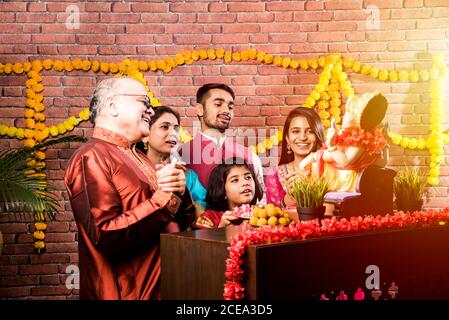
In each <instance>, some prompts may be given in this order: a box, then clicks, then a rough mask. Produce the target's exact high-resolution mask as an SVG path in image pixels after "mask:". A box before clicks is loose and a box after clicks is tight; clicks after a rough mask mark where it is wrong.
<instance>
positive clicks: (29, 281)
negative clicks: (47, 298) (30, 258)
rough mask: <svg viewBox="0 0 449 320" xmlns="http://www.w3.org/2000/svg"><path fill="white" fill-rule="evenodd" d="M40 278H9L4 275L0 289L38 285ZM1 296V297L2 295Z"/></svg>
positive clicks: (0, 278)
mask: <svg viewBox="0 0 449 320" xmlns="http://www.w3.org/2000/svg"><path fill="white" fill-rule="evenodd" d="M38 284H39V277H38V276H19V277H18V276H13V277H7V276H6V275H3V274H2V276H1V277H0V287H19V286H20V287H26V286H31V285H38ZM0 296H1V295H0Z"/></svg>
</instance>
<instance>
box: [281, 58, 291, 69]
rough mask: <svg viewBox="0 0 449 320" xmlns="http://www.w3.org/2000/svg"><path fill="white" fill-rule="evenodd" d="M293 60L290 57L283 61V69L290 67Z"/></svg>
mask: <svg viewBox="0 0 449 320" xmlns="http://www.w3.org/2000/svg"><path fill="white" fill-rule="evenodd" d="M290 62H291V59H290V58H289V57H285V58H284V59H282V67H284V68H288V67H289V66H290Z"/></svg>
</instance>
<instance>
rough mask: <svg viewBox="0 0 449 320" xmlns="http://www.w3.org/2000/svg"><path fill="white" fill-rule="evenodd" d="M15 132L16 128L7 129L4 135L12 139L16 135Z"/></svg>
mask: <svg viewBox="0 0 449 320" xmlns="http://www.w3.org/2000/svg"><path fill="white" fill-rule="evenodd" d="M16 132H17V128H16V127H9V128H8V130H7V131H6V134H7V135H8V137H10V138H13V137H14V136H15V135H16Z"/></svg>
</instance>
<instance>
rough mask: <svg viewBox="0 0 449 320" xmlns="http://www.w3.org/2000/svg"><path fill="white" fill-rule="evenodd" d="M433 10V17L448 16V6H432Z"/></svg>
mask: <svg viewBox="0 0 449 320" xmlns="http://www.w3.org/2000/svg"><path fill="white" fill-rule="evenodd" d="M433 12H434V13H433V16H434V17H435V18H440V17H449V7H448V8H434V9H433Z"/></svg>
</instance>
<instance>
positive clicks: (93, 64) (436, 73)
mask: <svg viewBox="0 0 449 320" xmlns="http://www.w3.org/2000/svg"><path fill="white" fill-rule="evenodd" d="M206 59H209V60H215V59H223V60H224V62H225V63H231V62H232V61H236V62H239V61H248V60H253V61H257V62H259V63H263V64H267V65H269V64H274V65H275V66H278V67H282V68H292V69H303V70H309V69H317V68H318V67H321V68H323V71H322V73H321V74H320V77H319V82H318V84H317V85H316V86H315V88H314V90H312V92H311V93H310V95H309V97H308V98H307V99H306V101H305V104H304V106H306V107H315V108H317V110H318V113H319V115H320V117H321V118H322V120H323V124H324V125H325V127H329V125H330V119H331V118H334V119H335V120H336V123H337V124H339V123H340V121H341V114H342V111H341V106H342V105H343V102H342V100H343V97H342V94H341V92H342V93H343V94H344V95H345V96H346V97H348V96H350V95H351V94H353V93H354V89H353V88H352V85H351V82H350V81H349V80H348V75H347V73H346V72H345V71H344V69H350V70H352V71H353V72H355V73H360V74H363V75H367V76H370V77H372V78H374V79H379V80H380V81H389V82H397V81H410V82H427V81H430V82H431V99H432V102H431V106H430V114H431V127H430V128H431V133H430V135H429V136H428V137H427V139H424V138H409V137H403V136H402V135H399V134H395V133H392V132H389V133H388V135H389V137H390V138H391V141H392V142H393V143H394V144H396V145H399V146H401V147H402V148H408V149H429V151H430V153H431V161H430V170H429V177H428V182H429V184H431V185H437V184H438V176H439V172H440V164H441V162H442V159H443V145H444V144H446V143H448V142H449V133H448V132H446V133H443V131H442V128H441V123H442V119H443V117H444V112H443V98H442V92H443V91H442V85H443V79H444V77H445V75H446V73H447V65H446V64H445V63H444V61H443V55H441V54H434V55H433V65H432V68H431V69H429V70H399V71H397V70H387V69H381V70H379V69H378V68H376V67H375V66H371V65H368V64H362V63H361V62H360V61H356V60H354V59H353V58H351V57H348V56H345V57H342V56H341V55H340V54H337V53H333V54H329V55H326V56H320V57H319V58H318V59H309V60H305V59H300V60H296V59H292V58H290V57H281V56H273V55H271V54H269V53H266V52H264V51H257V50H255V49H249V50H243V51H241V52H232V51H225V50H223V49H221V48H220V49H207V50H205V49H200V50H192V51H190V50H185V51H183V52H181V53H178V54H176V55H175V56H174V57H166V58H164V59H159V60H151V61H138V60H136V59H125V60H123V61H121V62H119V63H113V62H110V63H107V62H100V61H97V60H93V61H89V60H81V59H73V60H68V61H61V60H51V59H45V60H44V61H41V60H33V61H31V62H24V63H14V64H11V63H6V64H3V63H0V74H6V75H9V74H11V73H14V74H17V75H19V74H23V73H26V75H27V80H26V83H25V85H26V92H25V94H26V98H27V99H26V103H25V105H26V107H27V108H26V109H25V112H24V116H25V128H16V127H14V126H5V125H0V135H6V136H8V137H10V138H17V139H24V142H23V143H24V146H27V147H32V146H34V145H35V144H36V143H38V142H42V141H44V140H45V139H47V138H48V137H50V136H51V137H57V136H59V135H62V134H65V133H66V132H68V131H72V130H73V129H74V128H75V127H76V126H78V125H79V124H80V123H81V122H82V121H86V120H88V119H89V109H88V108H85V109H84V110H82V111H81V112H80V113H79V114H78V115H77V117H75V116H71V117H69V118H68V119H67V120H65V121H63V122H61V123H58V124H55V125H52V126H50V127H47V126H46V125H45V120H46V118H45V115H44V113H43V112H44V110H45V105H44V104H43V100H44V96H43V92H44V90H45V88H44V86H43V84H42V77H41V75H40V73H41V72H42V71H44V70H52V69H53V70H55V71H58V72H70V71H72V70H82V71H85V72H87V71H93V72H102V73H104V74H108V73H109V74H114V75H116V76H123V75H129V76H131V77H134V78H135V79H137V80H138V81H140V82H141V83H143V84H144V85H145V88H146V89H147V91H148V94H149V96H150V98H151V102H152V104H153V105H154V106H158V105H160V104H159V101H158V100H157V99H156V98H155V97H154V95H153V93H152V92H151V90H150V88H149V87H148V85H147V83H146V80H145V78H144V76H143V74H142V73H141V72H144V71H148V70H150V71H153V72H157V71H161V72H165V73H168V72H170V71H171V70H173V69H174V68H176V67H177V66H180V65H184V64H187V65H190V64H192V63H193V62H194V61H199V60H206ZM338 127H339V126H337V128H338ZM190 139H192V137H191V136H190V135H189V134H188V133H187V132H186V131H184V130H181V141H182V142H185V141H188V140H190ZM281 140H282V130H278V131H277V133H275V134H274V135H272V136H271V137H268V138H267V139H265V140H264V141H262V142H260V143H258V144H257V145H256V146H251V147H250V149H251V150H252V151H254V152H257V153H263V152H265V151H266V150H269V149H271V148H272V147H273V146H276V145H278V144H279V142H280V141H281ZM30 160H32V159H30ZM34 160H36V161H35V162H30V165H31V164H32V165H33V168H34V169H33V170H34V171H35V172H37V173H42V175H43V179H45V174H44V173H43V172H42V171H41V170H42V169H43V168H44V167H45V162H44V160H45V159H34ZM36 221H45V215H44V213H42V215H38V217H37V218H36ZM39 241H40V240H39ZM38 247H42V244H41V243H40V242H39V245H38ZM41 249H43V248H41Z"/></svg>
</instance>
